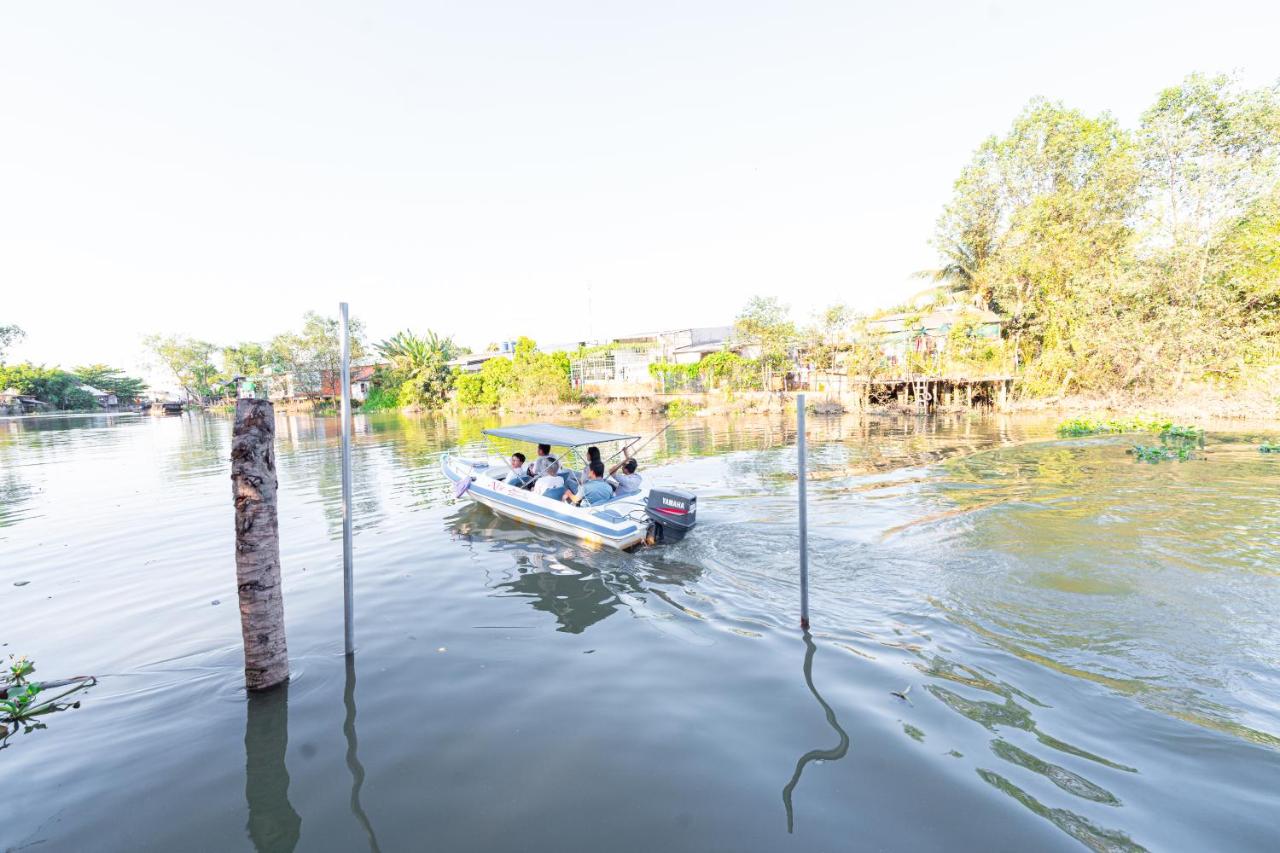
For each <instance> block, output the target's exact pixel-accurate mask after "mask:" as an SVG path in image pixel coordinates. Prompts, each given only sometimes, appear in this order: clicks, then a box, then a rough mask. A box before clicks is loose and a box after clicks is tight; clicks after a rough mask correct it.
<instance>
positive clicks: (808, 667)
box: [782, 631, 849, 832]
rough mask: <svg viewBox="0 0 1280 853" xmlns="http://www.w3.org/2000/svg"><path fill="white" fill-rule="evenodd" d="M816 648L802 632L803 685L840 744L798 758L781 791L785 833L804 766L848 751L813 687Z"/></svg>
mask: <svg viewBox="0 0 1280 853" xmlns="http://www.w3.org/2000/svg"><path fill="white" fill-rule="evenodd" d="M817 650H818V647H817V646H816V645H814V643H813V637H812V636H810V634H809V632H808V631H805V632H804V683H805V684H806V685H808V687H809V692H810V693H812V694H813V698H814V699H817V700H818V704H819V705H821V706H822V710H823V711H824V712H825V713H826V715H827V723H828V724H829V725H830V726H831V728H833V729H835V730H836V734H838V735H839V736H840V743H838V744H836V746H834V747H833V748H831V749H811V750H809V751H808V752H806V753H805V754H804V755H802V756H800V760H799V761H797V762H796V772H795V773H793V774H791V781H790V782H788V783H787V784H786V786H785V787H784V788H783V789H782V805H783V806H784V807H785V808H786V810H787V832H792V831H793V829H794V823H795V812H794V810H793V808H792V804H791V795H792V793H794V791H795V789H796V785H798V784H800V774H802V773H804V768H805V765H807V764H808V763H809V762H811V761H817V760H819V759H821V760H822V761H839V760H840V759H841V758H844V757H845V754H846V753H847V752H848V751H849V735H848V733H846V732H845V730H844V729H842V728H840V721H839V720H837V719H836V712H835V711H833V710H832V709H831V706H830V705H828V704H827V701H826V700H825V699H823V698H822V695H821V694H820V693H818V688H816V687H814V686H813V655H814V653H815V652H816V651H817Z"/></svg>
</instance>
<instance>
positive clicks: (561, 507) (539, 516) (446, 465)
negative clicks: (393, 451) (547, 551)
mask: <svg viewBox="0 0 1280 853" xmlns="http://www.w3.org/2000/svg"><path fill="white" fill-rule="evenodd" d="M489 467H490V466H489V465H488V463H487V462H484V461H479V460H469V459H463V458H461V457H459V456H451V455H446V456H444V457H442V458H441V460H440V468H441V470H442V471H443V472H444V475H445V477H447V478H448V479H449V482H450V483H452V484H453V485H454V487H455V489H456V488H458V487H459V484H460V483H461V482H462V481H463V480H464V479H469V480H470V485H469V486H467V487H466V490H465V491H464V492H463V493H462V497H464V498H467V499H468V500H472V501H475V502H476V503H478V504H483V505H484V506H486V507H488V508H489V509H491V510H493V511H494V512H496V513H498V514H499V515H504V516H506V517H507V518H512V519H515V520H516V521H521V522H524V523H525V524H530V525H532V526H534V527H540V528H542V529H544V530H551V531H554V532H556V533H560V534H563V535H565V536H571V537H573V538H575V539H578V540H581V541H583V542H586V543H588V544H592V545H603V546H605V547H608V548H617V549H619V550H624V549H627V548H632V547H635V546H636V545H639V544H640V543H641V542H642V541H644V538H645V535H646V534H647V533H648V529H649V525H648V522H647V521H637V520H636V519H635V518H632V517H630V516H632V515H635V516H636V518H643V510H644V493H643V492H640V493H637V494H635V495H628V496H626V497H623V498H617V499H614V500H612V501H610V502H609V503H607V504H605V505H603V506H599V507H578V506H573V505H571V504H567V503H565V502H564V501H559V500H553V499H551V498H547V497H543V496H541V495H535V494H533V493H532V492H530V491H527V490H525V489H519V488H516V487H514V486H509V485H507V484H506V483H504V482H502V480H500V479H497V478H495V477H492V476H490V475H489V474H488V473H486V471H487V469H488V468H489ZM500 470H501V469H500ZM635 510H640V512H638V513H637V512H635Z"/></svg>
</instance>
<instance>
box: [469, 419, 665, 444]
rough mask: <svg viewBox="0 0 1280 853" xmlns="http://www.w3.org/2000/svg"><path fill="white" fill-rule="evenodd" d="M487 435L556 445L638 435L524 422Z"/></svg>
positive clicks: (486, 433) (630, 438) (494, 430)
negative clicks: (521, 424)
mask: <svg viewBox="0 0 1280 853" xmlns="http://www.w3.org/2000/svg"><path fill="white" fill-rule="evenodd" d="M484 434H485V435H491V436H494V437H495V438H509V439H512V440H513V441H527V442H529V443H530V444H550V445H553V446H555V447H584V446H586V445H588V444H604V443H605V442H608V441H634V440H635V439H637V438H639V437H640V436H638V435H621V434H619V433H616V432H596V431H595V430H591V429H578V428H576V427H567V426H560V425H559V424H524V425H523V426H509V427H498V428H497V429H487V430H485V431H484Z"/></svg>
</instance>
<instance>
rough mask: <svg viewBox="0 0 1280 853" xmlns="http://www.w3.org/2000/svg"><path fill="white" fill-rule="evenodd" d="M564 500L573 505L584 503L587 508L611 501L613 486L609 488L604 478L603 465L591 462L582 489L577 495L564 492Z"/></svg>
mask: <svg viewBox="0 0 1280 853" xmlns="http://www.w3.org/2000/svg"><path fill="white" fill-rule="evenodd" d="M564 499H565V501H566V502H568V503H573V504H582V503H583V502H584V501H585V502H586V505H587V506H599V505H600V504H602V503H606V502H608V501H611V500H613V486H610V485H609V482H608V481H607V480H606V479H605V478H604V463H603V462H592V463H591V464H590V465H588V466H587V479H586V482H584V483H583V484H582V488H581V489H579V490H578V493H577V494H573V493H572V492H565V493H564Z"/></svg>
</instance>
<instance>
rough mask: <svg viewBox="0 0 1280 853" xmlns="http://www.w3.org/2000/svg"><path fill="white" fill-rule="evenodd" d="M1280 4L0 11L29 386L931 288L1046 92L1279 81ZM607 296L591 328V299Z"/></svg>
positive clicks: (11, 279) (1098, 103) (0, 261)
mask: <svg viewBox="0 0 1280 853" xmlns="http://www.w3.org/2000/svg"><path fill="white" fill-rule="evenodd" d="M1278 32H1280V3H1276V2H1274V0H1272V2H1255V3H1240V2H1218V3H1214V4H1208V3H1203V2H1195V3H1192V2H1181V0H1162V2H1142V3H1138V2H1123V0H1107V2H1076V3H1070V4H1068V3H1062V2H1060V0H1059V2H1052V3H1029V2H1019V3H1012V2H1001V3H960V2H934V3H922V2H917V3H901V2H900V3H874V4H873V3H855V2H829V3H803V2H777V3H753V2H742V0H730V2H704V3H697V2H689V0H685V1H684V2H678V3H668V2H646V3H637V2H600V0H594V2H582V3H555V2H548V3H527V2H525V3H483V2H476V3H413V2H381V3H376V2H360V3H354V2H352V3H321V2H289V3H286V2H275V3H270V2H269V3H262V2H256V3H238V2H225V0H224V1H223V2H218V3H195V2H179V3H175V2H172V0H163V2H149V3H148V2H113V3H104V2H58V3H52V2H28V3H20V2H17V0H9V2H0V324H4V323H18V324H19V325H21V326H22V327H24V328H25V329H26V330H27V333H28V337H27V339H26V340H25V341H23V342H22V343H20V344H19V345H18V346H16V347H15V348H14V349H13V350H12V351H11V352H10V354H9V358H8V360H10V361H14V360H22V359H32V360H34V361H36V362H44V363H47V364H60V365H62V366H64V367H71V366H72V365H75V364H79V363H84V362H91V361H101V362H107V363H111V364H116V365H119V366H122V367H125V368H128V369H131V370H141V369H142V367H143V365H144V364H145V361H146V359H145V356H144V354H143V352H142V348H141V343H140V342H141V339H142V337H143V336H144V335H146V334H148V333H149V332H167V333H179V334H185V335H191V336H194V337H199V338H204V339H207V340H211V341H215V342H217V343H229V342H235V341H241V340H264V339H267V338H269V337H271V336H272V335H273V334H275V333H276V332H280V331H284V330H286V329H288V328H292V327H296V326H298V325H299V324H300V321H301V315H302V313H303V312H304V311H305V310H307V309H315V310H320V311H324V312H328V313H335V312H336V304H337V303H338V302H339V301H340V300H346V301H348V302H350V303H351V306H352V312H353V313H354V314H355V315H356V316H358V317H360V318H362V319H363V320H364V322H365V324H366V326H367V327H368V331H369V336H370V337H371V338H373V339H379V338H383V337H387V336H389V335H391V334H392V333H394V332H396V331H397V330H399V329H401V328H406V327H407V328H411V329H414V330H415V331H419V332H421V331H425V330H426V329H428V328H430V329H435V330H437V331H439V332H441V333H444V334H450V335H453V336H454V337H455V338H456V339H457V340H459V341H460V342H462V343H465V344H468V345H471V346H473V347H477V348H478V347H482V346H483V345H484V344H486V343H488V342H490V341H497V340H501V339H506V338H511V337H514V336H515V335H517V334H521V333H525V334H530V335H532V336H533V337H534V338H536V339H539V340H542V341H544V342H549V341H565V340H572V339H577V338H586V337H602V336H607V335H610V334H623V333H633V332H637V331H647V330H654V329H659V328H676V327H684V326H689V325H722V324H727V323H729V322H731V321H732V318H733V315H734V314H735V312H736V311H737V309H738V308H739V307H740V306H741V305H742V303H743V302H744V301H745V300H746V299H747V297H748V296H750V295H751V294H756V293H759V294H763V295H774V296H778V297H780V298H781V299H782V300H783V301H784V302H786V303H789V304H790V305H791V306H792V307H793V309H794V310H793V315H794V316H795V318H796V319H798V320H802V321H803V320H805V319H807V318H808V316H809V315H810V314H811V312H812V311H813V310H814V309H815V308H817V307H820V306H823V305H826V304H829V303H832V302H835V301H843V302H848V303H850V304H852V305H854V306H855V307H858V308H864V309H865V308H872V307H875V306H877V305H885V304H890V303H893V302H897V301H900V300H901V299H902V298H903V297H905V296H907V295H908V294H910V293H911V292H913V291H915V290H918V289H919V288H920V286H921V284H920V282H919V281H918V280H913V279H911V278H910V274H911V273H912V272H913V271H915V270H918V269H921V268H923V267H927V266H930V265H931V264H932V263H933V262H934V255H933V252H932V250H931V249H930V247H929V243H928V241H929V238H930V236H931V234H932V231H933V225H934V222H935V220H936V218H937V216H938V213H939V211H940V209H941V207H942V205H943V203H944V202H945V201H946V199H947V198H948V196H949V194H950V188H951V184H952V181H953V180H954V179H955V176H956V174H957V173H958V171H959V169H960V168H961V166H962V165H963V164H964V163H965V162H966V161H967V160H968V158H969V156H970V154H971V153H972V151H973V150H974V148H975V147H977V145H978V144H979V143H980V142H981V141H982V139H983V138H984V137H986V136H987V135H989V134H991V133H993V132H1003V131H1004V130H1005V129H1007V127H1008V126H1009V124H1010V123H1011V122H1012V120H1013V118H1014V116H1015V115H1016V114H1017V113H1018V111H1019V110H1020V109H1021V108H1022V106H1023V105H1024V104H1025V103H1026V102H1027V100H1028V99H1029V98H1031V97H1032V96H1034V95H1044V96H1047V97H1050V98H1054V99H1062V100H1064V101H1066V102H1067V103H1068V104H1070V105H1072V106H1076V107H1079V108H1081V109H1083V110H1086V111H1089V112H1097V111H1101V110H1110V111H1111V112H1112V113H1113V114H1114V115H1116V116H1117V117H1118V118H1119V119H1120V120H1121V121H1122V122H1124V123H1125V124H1128V125H1132V124H1134V123H1135V122H1136V120H1137V117H1138V115H1139V113H1140V112H1141V111H1142V110H1143V109H1144V108H1145V107H1146V106H1147V105H1149V104H1150V103H1151V101H1152V100H1153V98H1154V96H1155V93H1156V92H1157V91H1158V90H1159V89H1160V88H1162V87H1164V86H1167V85H1173V84H1176V83H1177V82H1178V81H1180V80H1181V79H1182V78H1183V77H1184V76H1185V75H1186V74H1188V73H1189V72H1192V71H1196V70H1202V71H1206V72H1231V71H1235V72H1237V73H1238V74H1239V76H1240V77H1241V78H1242V80H1243V81H1244V82H1245V83H1247V84H1249V85H1260V84H1262V83H1265V82H1269V81H1272V80H1274V79H1276V78H1277V77H1280V47H1277V40H1276V39H1277V33H1278ZM588 287H590V294H591V296H590V310H588V299H587V289H588Z"/></svg>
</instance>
